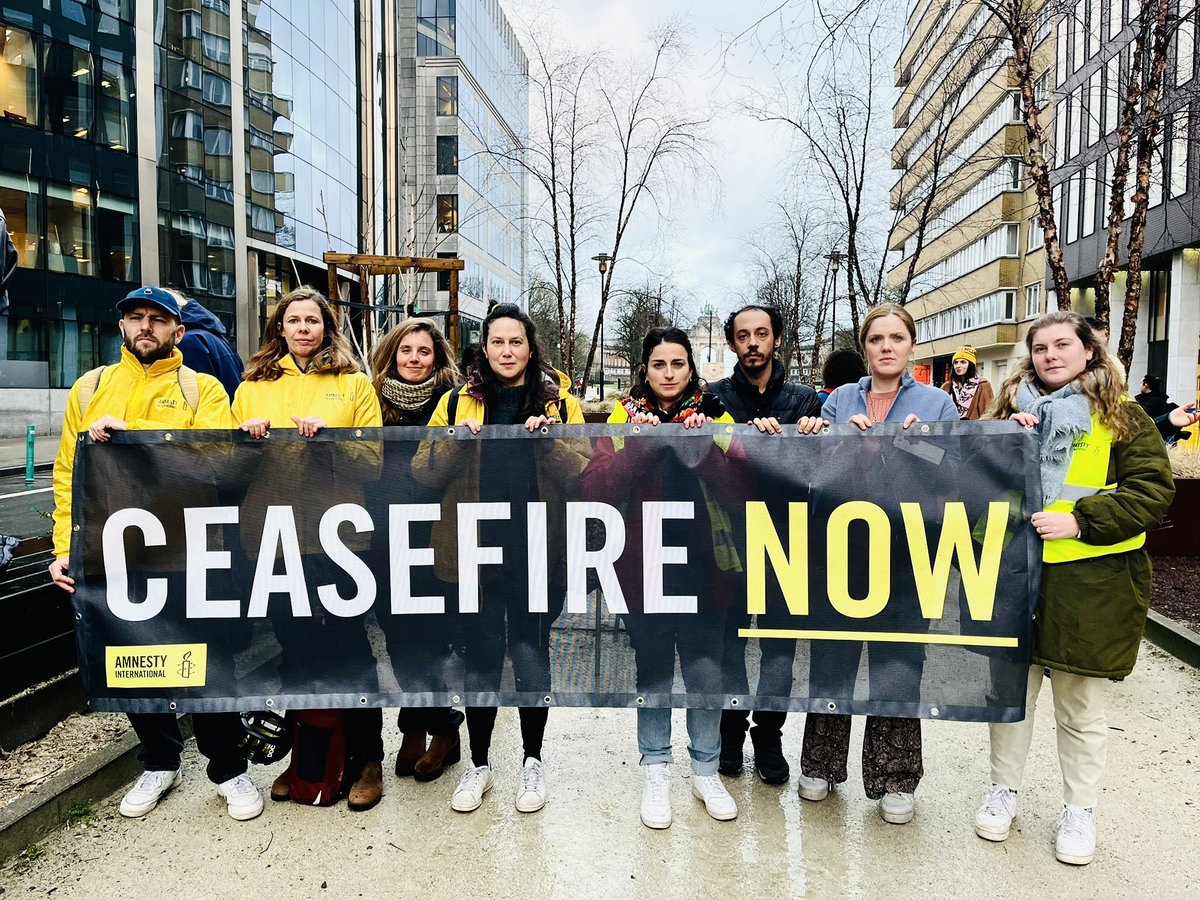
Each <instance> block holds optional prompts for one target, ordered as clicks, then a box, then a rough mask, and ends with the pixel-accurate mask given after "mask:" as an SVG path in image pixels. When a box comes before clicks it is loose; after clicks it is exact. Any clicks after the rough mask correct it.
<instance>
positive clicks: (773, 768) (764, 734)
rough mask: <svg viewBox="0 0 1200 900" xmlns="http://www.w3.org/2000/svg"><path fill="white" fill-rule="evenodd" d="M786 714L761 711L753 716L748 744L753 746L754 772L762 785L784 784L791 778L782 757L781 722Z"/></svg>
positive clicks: (784, 759) (784, 758) (785, 758)
mask: <svg viewBox="0 0 1200 900" xmlns="http://www.w3.org/2000/svg"><path fill="white" fill-rule="evenodd" d="M786 716H787V713H781V712H774V711H772V710H761V711H759V712H756V713H755V714H754V727H753V728H751V729H750V743H751V744H753V745H754V770H755V771H756V772H758V777H759V778H761V779H762V780H763V783H764V784H786V783H787V780H788V778H790V777H791V774H792V773H791V769H789V768H788V761H787V757H785V756H784V755H783V735H782V728H783V722H784V719H785V718H786Z"/></svg>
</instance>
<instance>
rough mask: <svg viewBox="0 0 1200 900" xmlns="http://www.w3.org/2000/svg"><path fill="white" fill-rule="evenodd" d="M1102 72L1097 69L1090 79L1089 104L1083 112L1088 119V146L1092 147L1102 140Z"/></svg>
mask: <svg viewBox="0 0 1200 900" xmlns="http://www.w3.org/2000/svg"><path fill="white" fill-rule="evenodd" d="M1100 109H1101V103H1100V70H1099V69H1097V70H1096V71H1095V72H1093V73H1092V77H1091V78H1089V79H1088V102H1087V106H1086V107H1085V108H1084V110H1083V115H1084V117H1085V118H1086V119H1087V145H1088V146H1089V147H1090V146H1092V144H1094V143H1096V141H1098V140H1100Z"/></svg>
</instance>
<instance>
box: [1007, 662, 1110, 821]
mask: <svg viewBox="0 0 1200 900" xmlns="http://www.w3.org/2000/svg"><path fill="white" fill-rule="evenodd" d="M1043 677H1044V676H1043V667H1042V666H1031V667H1030V668H1029V683H1028V686H1027V689H1026V693H1025V718H1024V720H1023V721H1020V722H1012V723H992V725H991V726H989V727H990V731H991V738H992V783H993V784H1003V785H1005V786H1006V787H1010V788H1013V789H1014V790H1016V789H1017V788H1019V787H1020V786H1021V779H1022V776H1023V775H1024V774H1025V760H1026V758H1027V757H1028V756H1029V742H1030V741H1031V740H1032V739H1033V712H1034V708H1035V707H1036V705H1037V698H1038V692H1039V691H1041V689H1042V679H1043ZM1106 680H1107V679H1105V678H1089V677H1088V676H1086V675H1072V674H1071V673H1070V672H1060V671H1058V670H1057V669H1051V670H1050V688H1051V690H1052V691H1053V693H1054V723H1055V726H1056V728H1055V730H1056V732H1057V734H1058V764H1059V766H1060V767H1061V768H1062V779H1063V799H1064V800H1065V801H1066V802H1067V803H1070V804H1073V805H1075V806H1086V807H1092V806H1095V805H1096V802H1097V801H1098V800H1099V799H1100V776H1101V775H1103V774H1104V762H1105V758H1106V757H1107V755H1108V725H1107V723H1106V722H1105V719H1104V683H1105V681H1106Z"/></svg>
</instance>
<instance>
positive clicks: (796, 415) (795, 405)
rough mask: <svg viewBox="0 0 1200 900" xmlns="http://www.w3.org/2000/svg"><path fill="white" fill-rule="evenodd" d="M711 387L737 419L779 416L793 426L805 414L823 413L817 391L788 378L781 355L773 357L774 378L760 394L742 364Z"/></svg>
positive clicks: (781, 422) (772, 373) (745, 420)
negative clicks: (787, 379) (785, 376)
mask: <svg viewBox="0 0 1200 900" xmlns="http://www.w3.org/2000/svg"><path fill="white" fill-rule="evenodd" d="M708 389H709V390H710V391H712V392H713V393H714V394H716V395H717V396H718V397H719V398H720V400H721V402H722V403H723V404H724V405H725V409H726V410H728V411H729V414H730V415H731V416H733V420H734V421H735V422H749V421H750V420H751V419H763V418H776V419H778V420H779V422H780V424H782V425H793V424H795V423H796V422H799V421H800V419H802V418H803V417H805V416H819V415H820V414H821V401H820V400H819V399H818V398H817V392H816V391H814V390H813V389H812V388H810V387H807V386H805V385H803V384H796V383H795V382H791V381H786V380H785V379H784V377H783V365H782V363H780V361H779V358H778V357H776V358H774V359H772V360H771V380H770V381H769V382H767V389H766V390H765V391H762V392H761V393H760V392H759V390H758V388H757V387H755V386H754V385H753V384H751V383H750V381H749V379H747V378H746V376H745V374H744V373H743V372H742V367H741V366H735V367H734V369H733V374H732V375H731V376H729V377H728V378H722V379H721V380H720V381H718V382H716V383H715V384H711V385H709V388H708Z"/></svg>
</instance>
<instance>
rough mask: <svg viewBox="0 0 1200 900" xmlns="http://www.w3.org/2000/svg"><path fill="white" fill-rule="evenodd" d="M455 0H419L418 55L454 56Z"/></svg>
mask: <svg viewBox="0 0 1200 900" xmlns="http://www.w3.org/2000/svg"><path fill="white" fill-rule="evenodd" d="M454 7H455V0H417V56H453V55H454V44H455V25H454V13H455V8H454Z"/></svg>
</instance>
